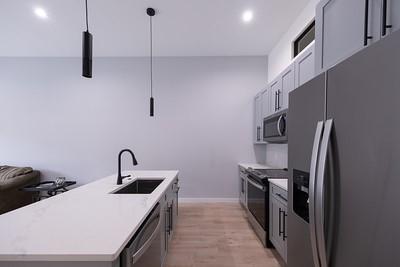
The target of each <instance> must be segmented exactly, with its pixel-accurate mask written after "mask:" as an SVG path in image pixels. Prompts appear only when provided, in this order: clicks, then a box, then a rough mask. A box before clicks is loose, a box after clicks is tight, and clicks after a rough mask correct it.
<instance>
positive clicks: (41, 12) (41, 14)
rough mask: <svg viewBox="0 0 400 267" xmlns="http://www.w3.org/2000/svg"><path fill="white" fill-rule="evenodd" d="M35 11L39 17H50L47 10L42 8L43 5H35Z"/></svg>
mask: <svg viewBox="0 0 400 267" xmlns="http://www.w3.org/2000/svg"><path fill="white" fill-rule="evenodd" d="M33 12H34V13H35V15H36V16H37V17H38V18H41V19H47V18H48V16H47V12H46V10H44V9H43V8H41V7H35V8H34V9H33Z"/></svg>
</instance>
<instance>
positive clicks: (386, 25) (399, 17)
mask: <svg viewBox="0 0 400 267" xmlns="http://www.w3.org/2000/svg"><path fill="white" fill-rule="evenodd" d="M385 16H386V17H385ZM385 19H386V21H385ZM381 26H382V37H385V36H387V35H389V34H390V33H392V32H393V31H396V30H398V29H400V1H399V0H386V1H385V0H382V25H381ZM385 31H386V32H385Z"/></svg>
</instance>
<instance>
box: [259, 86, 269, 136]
mask: <svg viewBox="0 0 400 267" xmlns="http://www.w3.org/2000/svg"><path fill="white" fill-rule="evenodd" d="M261 99H262V100H261V102H262V118H261V120H262V121H263V120H264V118H265V117H268V116H269V115H270V114H271V111H270V106H269V99H270V90H268V89H265V90H264V91H262V92H261ZM262 124H263V123H262V122H261V125H262ZM262 132H263V131H262Z"/></svg>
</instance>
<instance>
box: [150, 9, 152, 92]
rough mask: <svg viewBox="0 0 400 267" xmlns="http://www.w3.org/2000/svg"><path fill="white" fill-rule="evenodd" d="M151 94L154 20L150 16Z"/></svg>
mask: <svg viewBox="0 0 400 267" xmlns="http://www.w3.org/2000/svg"><path fill="white" fill-rule="evenodd" d="M150 95H151V97H153V21H152V17H151V16H150Z"/></svg>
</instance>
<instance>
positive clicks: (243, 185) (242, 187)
mask: <svg viewBox="0 0 400 267" xmlns="http://www.w3.org/2000/svg"><path fill="white" fill-rule="evenodd" d="M246 192H247V173H246V169H245V168H243V167H242V166H239V202H240V204H241V205H242V207H243V208H245V209H247V193H246Z"/></svg>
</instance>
